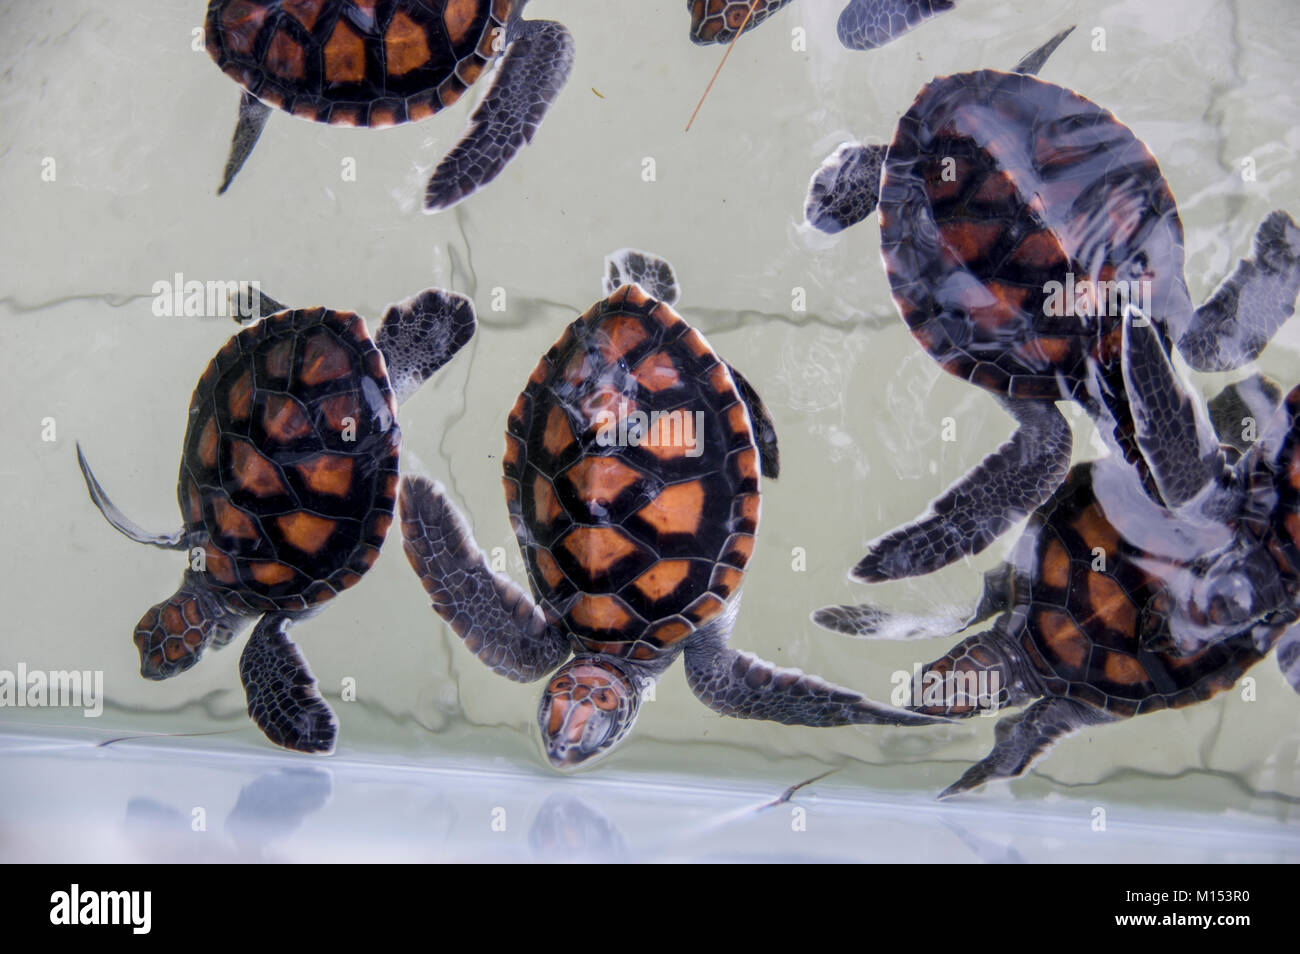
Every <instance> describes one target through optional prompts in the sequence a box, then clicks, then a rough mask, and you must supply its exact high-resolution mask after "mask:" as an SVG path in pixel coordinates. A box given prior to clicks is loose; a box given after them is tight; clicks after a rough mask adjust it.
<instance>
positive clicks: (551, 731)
mask: <svg viewBox="0 0 1300 954" xmlns="http://www.w3.org/2000/svg"><path fill="white" fill-rule="evenodd" d="M640 708H641V686H640V684H639V682H638V680H637V678H636V677H635V676H633V675H632V674H631V673H629V672H627V671H626V670H624V669H623V668H622V667H621V666H619V665H618V664H617V663H615V662H613V661H612V660H610V659H608V658H604V657H601V658H596V657H593V656H577V657H575V658H573V659H571V660H569V662H567V663H566V664H565V665H564V666H562V667H560V669H558V670H557V671H556V672H555V674H554V675H553V676H552V677H551V681H550V682H549V683H548V684H547V686H546V691H545V692H544V693H543V694H542V702H541V705H540V706H539V707H538V710H537V724H538V725H539V726H540V727H541V730H542V746H543V748H545V750H546V758H547V760H548V761H549V762H550V763H551V765H553V766H555V768H558V769H573V768H577V767H578V766H580V765H585V764H587V763H590V762H592V761H594V760H596V759H598V758H600V757H601V756H603V755H605V754H606V753H608V752H610V751H611V750H612V749H613V748H614V747H615V746H617V745H618V744H619V742H621V741H622V740H623V737H624V736H625V735H627V734H628V732H629V731H631V729H632V725H633V723H634V722H636V716H637V713H638V712H639V711H640Z"/></svg>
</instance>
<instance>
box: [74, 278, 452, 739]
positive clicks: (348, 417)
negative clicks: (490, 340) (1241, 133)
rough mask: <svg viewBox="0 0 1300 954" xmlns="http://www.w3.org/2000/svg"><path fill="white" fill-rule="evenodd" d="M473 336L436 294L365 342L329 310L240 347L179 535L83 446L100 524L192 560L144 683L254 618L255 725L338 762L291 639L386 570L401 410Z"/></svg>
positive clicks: (243, 661)
mask: <svg viewBox="0 0 1300 954" xmlns="http://www.w3.org/2000/svg"><path fill="white" fill-rule="evenodd" d="M265 301H266V302H267V303H268V304H269V305H274V304H275V303H273V302H271V300H270V299H265ZM474 328H475V319H474V307H473V304H472V303H471V302H470V301H469V299H467V298H464V297H463V296H461V295H457V294H454V293H452V292H446V291H438V290H436V289H430V290H428V291H425V292H422V293H420V294H418V295H416V296H414V297H413V298H410V299H407V300H406V301H404V302H402V303H400V304H397V305H393V306H391V307H390V308H389V309H388V311H387V313H386V314H385V315H384V318H383V322H382V324H381V325H380V328H379V333H378V334H377V335H376V337H375V339H374V340H373V341H372V340H371V338H370V334H369V332H368V331H367V330H366V323H365V321H363V320H362V319H361V317H360V316H358V315H355V314H353V313H352V312H347V311H331V310H329V309H326V308H309V309H297V310H293V309H285V310H278V311H276V313H274V314H270V315H268V316H267V317H265V318H262V319H261V320H260V321H258V322H257V323H256V324H253V325H251V326H250V327H248V328H246V329H244V330H243V331H241V332H239V333H238V334H236V335H235V336H234V337H232V338H231V339H230V341H229V342H227V343H226V345H225V346H224V347H223V348H222V349H221V350H220V351H218V352H217V355H216V357H214V358H213V359H212V361H211V362H209V364H208V366H207V368H206V369H205V370H204V372H203V374H202V376H201V377H200V378H199V382H198V385H197V386H196V387H195V389H194V396H193V398H192V399H191V401H190V411H189V425H188V427H187V429H186V432H185V440H184V443H183V444H182V445H181V448H182V449H181V466H180V481H179V484H178V485H177V491H176V492H177V498H178V500H179V502H180V509H181V514H182V516H183V518H184V521H185V523H184V526H183V527H182V528H181V529H180V530H178V531H176V532H175V533H170V534H155V533H149V532H147V531H145V530H142V529H141V528H140V527H138V526H136V524H135V523H133V522H132V521H131V520H130V519H128V518H127V517H126V516H124V515H123V514H122V512H121V511H120V510H118V509H117V507H115V506H114V505H113V503H112V502H111V501H110V500H109V499H108V497H107V496H106V495H105V493H104V491H103V488H101V487H100V485H99V482H98V481H97V480H96V479H95V477H94V475H93V474H92V473H91V471H90V465H89V464H88V463H87V462H86V458H85V457H84V456H83V455H82V453H81V448H80V446H78V448H77V459H78V461H79V462H80V464H81V472H82V475H83V476H84V477H85V479H86V487H87V489H88V490H89V491H90V499H91V500H92V501H93V502H94V504H95V506H96V507H98V508H99V510H100V512H101V513H102V514H103V515H104V517H105V519H107V520H108V522H109V523H111V524H112V525H113V526H114V527H116V528H117V529H118V530H119V531H121V532H122V533H124V534H125V535H126V536H128V537H130V538H131V539H132V540H135V541H137V542H139V543H148V544H152V545H153V546H156V547H162V548H164V549H168V550H187V551H189V558H190V559H189V567H188V568H187V569H186V571H185V574H184V576H183V577H182V579H181V585H180V587H179V588H178V589H177V590H176V593H175V594H174V595H173V596H171V597H170V598H169V599H166V600H164V601H163V602H161V603H159V604H158V605H157V606H154V607H153V608H152V609H150V610H149V611H148V612H147V613H145V614H144V616H143V618H141V620H140V622H139V624H137V626H136V628H135V634H134V638H135V645H136V648H137V649H138V650H139V651H140V674H141V675H142V676H144V677H145V678H146V679H167V678H170V677H171V676H175V675H176V674H177V673H181V672H184V671H185V670H187V669H189V668H190V667H191V666H193V665H194V664H195V663H197V662H198V661H199V658H200V657H201V656H202V654H203V651H204V650H205V649H207V648H208V646H209V645H213V644H215V645H216V646H218V647H220V646H224V645H226V644H227V643H229V642H230V641H231V640H232V639H233V638H234V637H235V636H236V635H237V634H238V632H239V631H240V630H241V629H242V628H243V627H244V626H245V625H246V624H247V623H248V622H249V621H251V620H253V619H257V618H258V617H260V619H258V621H257V625H256V627H255V628H254V629H253V633H252V636H251V637H250V638H249V640H248V645H247V646H246V647H245V648H244V652H243V655H242V656H241V657H240V661H239V674H240V678H241V679H242V680H243V683H244V690H245V692H246V693H247V696H248V714H249V716H250V717H251V718H252V719H253V721H254V722H256V723H257V725H258V727H259V728H261V730H262V731H263V732H265V733H266V736H267V738H269V739H270V740H271V741H272V742H275V743H276V744H277V745H282V746H284V747H286V748H290V749H297V750H299V751H302V752H317V753H329V752H332V751H333V749H334V738H335V735H336V733H337V722H336V720H335V718H334V713H333V712H332V711H331V710H330V707H329V706H328V705H327V704H326V702H325V700H324V699H322V698H321V696H320V694H319V693H318V692H317V691H316V681H315V679H314V678H313V676H312V674H311V672H310V670H309V669H308V668H307V663H306V662H305V661H304V660H303V658H302V656H301V654H300V653H299V652H298V649H297V647H296V646H294V644H293V642H292V641H291V640H290V638H289V635H288V629H289V626H290V625H291V624H293V623H294V622H296V621H298V620H300V619H305V618H306V617H308V616H311V615H313V614H315V613H316V612H317V611H318V610H319V609H320V608H321V606H322V604H324V603H326V602H327V601H329V600H331V599H333V598H334V597H335V596H337V595H338V594H339V593H341V592H342V591H343V590H345V589H347V588H348V587H350V586H352V585H353V584H355V583H356V582H357V581H359V580H360V579H361V577H362V576H363V575H364V574H365V572H366V571H367V570H368V569H370V567H371V565H372V564H373V563H374V562H375V558H376V557H378V556H379V548H380V547H381V546H382V545H383V543H384V536H385V534H386V533H387V530H388V526H389V524H390V523H391V521H392V516H393V504H394V498H395V496H396V494H397V480H398V474H397V457H398V451H399V450H400V449H401V440H402V433H401V429H400V428H399V427H398V424H397V405H398V404H399V403H400V402H402V401H404V400H405V399H406V398H408V397H410V396H411V395H412V394H413V393H415V391H416V390H417V389H418V388H419V386H420V384H421V383H423V382H424V380H425V379H426V378H428V377H429V376H430V375H431V374H433V372H434V371H436V370H437V369H438V368H440V367H441V366H442V365H444V364H445V363H446V362H447V361H448V360H450V359H451V357H452V355H454V354H455V353H456V352H457V351H459V350H460V349H461V348H462V347H463V346H464V345H465V343H466V342H467V341H469V339H470V338H471V337H472V336H473V334H474Z"/></svg>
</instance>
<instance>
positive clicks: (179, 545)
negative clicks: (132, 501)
mask: <svg viewBox="0 0 1300 954" xmlns="http://www.w3.org/2000/svg"><path fill="white" fill-rule="evenodd" d="M77 464H78V465H79V466H80V467H81V476H82V478H83V479H84V480H85V481H86V490H87V491H88V492H89V494H90V502H91V503H93V504H94V505H95V506H96V507H98V508H99V512H100V513H102V514H103V515H104V519H105V520H107V521H108V522H109V523H111V524H112V525H113V526H114V528H116V530H117V531H118V532H119V533H121V534H123V535H125V536H128V537H130V538H131V539H132V540H134V541H135V542H136V543H147V544H149V545H150V546H154V547H161V548H162V549H164V550H184V549H185V548H186V547H187V546H188V544H187V543H186V540H185V531H184V529H181V530H177V531H176V532H175V533H150V532H149V531H148V530H145V529H143V528H142V527H140V526H139V525H138V524H136V523H135V521H133V520H131V519H130V518H129V517H127V515H126V514H124V513H122V511H120V510H118V509H117V507H116V506H115V505H114V504H113V501H111V500H109V499H108V494H106V493H104V488H103V487H101V486H100V485H99V481H98V480H96V479H95V475H94V474H93V473H91V470H90V463H89V462H88V461H87V460H86V455H85V454H83V453H82V452H81V444H80V442H78V444H77Z"/></svg>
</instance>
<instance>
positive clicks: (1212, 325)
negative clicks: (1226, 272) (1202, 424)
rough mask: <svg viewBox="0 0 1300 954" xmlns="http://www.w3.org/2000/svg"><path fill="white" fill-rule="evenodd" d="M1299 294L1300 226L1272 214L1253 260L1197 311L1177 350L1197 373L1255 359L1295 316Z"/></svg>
mask: <svg viewBox="0 0 1300 954" xmlns="http://www.w3.org/2000/svg"><path fill="white" fill-rule="evenodd" d="M1298 293H1300V228H1297V227H1296V224H1295V221H1294V220H1293V219H1292V218H1291V216H1289V215H1288V214H1287V213H1285V212H1283V211H1280V210H1279V211H1276V212H1274V213H1272V214H1271V215H1270V216H1269V217H1268V218H1266V219H1265V220H1264V222H1263V224H1261V225H1260V227H1259V230H1258V231H1257V232H1256V233H1255V247H1254V258H1253V259H1243V260H1242V261H1240V262H1238V263H1237V268H1236V270H1235V271H1234V272H1233V273H1232V275H1230V276H1229V277H1228V278H1227V279H1225V280H1224V282H1223V283H1222V284H1221V285H1220V286H1219V287H1218V288H1217V289H1216V290H1215V292H1214V294H1213V295H1211V296H1210V299H1209V301H1207V302H1206V303H1205V304H1204V305H1202V306H1201V307H1200V308H1198V309H1197V310H1196V316H1195V318H1194V319H1193V320H1192V323H1191V326H1190V327H1189V328H1188V329H1187V331H1186V332H1185V333H1184V334H1183V336H1182V338H1180V339H1179V341H1178V350H1179V352H1181V353H1182V355H1183V357H1184V358H1185V359H1186V360H1187V363H1188V364H1190V365H1191V366H1192V367H1193V368H1195V369H1196V370H1197V371H1228V370H1231V369H1234V368H1240V367H1241V366H1242V365H1244V364H1246V363H1247V362H1250V361H1253V360H1255V358H1257V357H1258V356H1259V353H1260V352H1261V351H1263V350H1264V347H1265V346H1266V345H1267V344H1268V343H1269V341H1271V340H1272V338H1273V335H1274V334H1275V333H1276V332H1277V330H1278V328H1280V327H1281V326H1282V324H1283V322H1285V321H1286V320H1287V318H1289V317H1290V316H1291V315H1292V314H1294V312H1295V303H1296V295H1297V294H1298Z"/></svg>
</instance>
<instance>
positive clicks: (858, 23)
mask: <svg viewBox="0 0 1300 954" xmlns="http://www.w3.org/2000/svg"><path fill="white" fill-rule="evenodd" d="M955 3H956V0H849V5H848V6H847V7H845V8H844V11H843V12H842V13H841V14H840V19H839V23H838V24H836V32H837V33H838V34H839V37H840V42H841V43H843V44H844V45H845V46H847V47H848V48H849V49H850V50H874V49H875V48H876V47H878V46H884V45H885V44H886V43H889V42H892V41H893V40H897V39H898V38H899V37H900V36H902V35H903V34H904V33H906V32H908V31H909V30H911V29H912V28H913V27H916V26H918V25H920V24H921V23H924V22H925V21H926V20H928V19H930V18H931V17H933V16H937V15H938V14H940V13H943V12H944V11H945V10H951V9H952V8H953V6H954V4H955Z"/></svg>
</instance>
